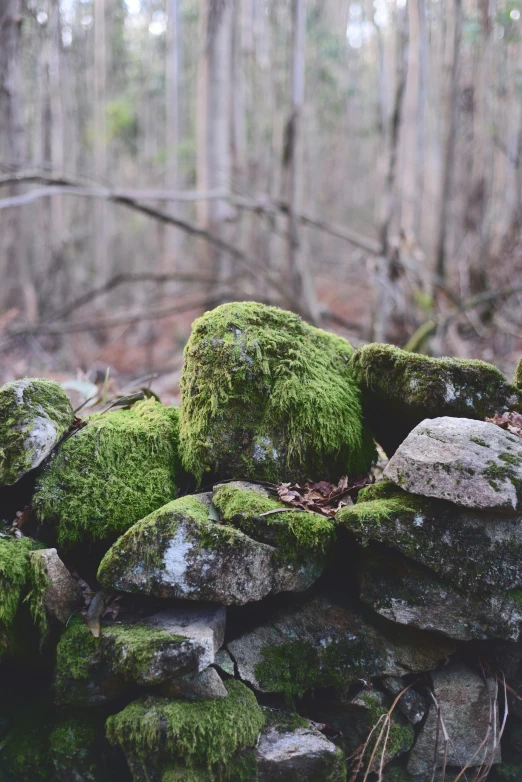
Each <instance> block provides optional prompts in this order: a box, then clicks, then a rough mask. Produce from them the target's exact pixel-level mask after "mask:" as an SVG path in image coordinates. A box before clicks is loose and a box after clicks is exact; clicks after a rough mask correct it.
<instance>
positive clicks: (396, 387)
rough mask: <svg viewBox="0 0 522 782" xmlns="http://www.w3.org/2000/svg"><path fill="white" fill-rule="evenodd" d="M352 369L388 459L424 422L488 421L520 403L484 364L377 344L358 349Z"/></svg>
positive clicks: (500, 376)
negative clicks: (451, 418) (442, 418)
mask: <svg viewBox="0 0 522 782" xmlns="http://www.w3.org/2000/svg"><path fill="white" fill-rule="evenodd" d="M351 366H352V369H353V371H354V374H355V376H356V377H357V379H358V381H359V383H360V386H361V389H362V399H363V409H364V414H365V416H366V418H367V420H368V423H369V425H370V426H371V428H372V430H373V432H374V434H375V437H376V439H377V442H378V443H380V445H382V447H383V448H384V450H385V451H386V453H387V454H388V456H392V455H393V453H394V452H395V450H396V449H397V448H398V447H399V445H400V444H401V443H402V441H403V440H404V439H405V438H406V436H407V435H408V434H409V432H411V430H412V429H414V428H415V427H416V426H417V424H419V423H420V422H421V421H423V420H424V419H425V418H438V417H440V416H454V417H458V418H460V417H464V418H474V419H479V420H484V418H486V416H492V415H494V414H495V413H501V412H503V411H504V410H512V409H513V410H520V409H521V405H522V398H521V395H520V392H519V391H518V390H517V388H515V387H514V386H512V385H510V384H509V383H507V381H506V379H505V377H504V375H503V374H502V372H500V370H499V369H497V367H494V366H492V365H491V364H486V363H485V362H483V361H473V360H468V359H459V358H430V357H428V356H421V355H418V354H416V353H408V352H406V351H405V350H399V349H398V348H396V347H394V346H393V345H382V344H379V343H375V344H371V345H363V346H362V347H360V348H358V349H357V350H356V351H355V352H354V354H353V356H352V358H351Z"/></svg>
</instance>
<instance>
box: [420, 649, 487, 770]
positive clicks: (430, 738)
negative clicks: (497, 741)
mask: <svg viewBox="0 0 522 782" xmlns="http://www.w3.org/2000/svg"><path fill="white" fill-rule="evenodd" d="M432 680H433V693H434V695H435V698H436V700H437V703H438V704H439V706H440V710H441V715H442V719H443V720H444V724H445V726H446V730H447V732H448V735H449V737H450V741H449V744H448V748H447V751H448V754H447V764H448V765H449V766H463V765H464V764H465V763H469V765H470V767H473V766H479V765H480V764H481V763H482V762H483V761H484V760H485V759H486V758H487V759H488V760H490V759H492V760H493V762H494V763H500V747H499V746H497V747H495V746H494V737H493V734H495V736H498V731H499V723H498V709H497V708H496V707H495V715H494V719H495V722H496V729H495V731H493V730H491V733H490V738H489V740H488V741H487V742H486V743H485V745H484V747H483V748H482V749H481V750H480V751H478V752H477V750H479V747H480V745H481V744H482V742H483V741H484V738H485V736H486V730H487V728H488V724H489V720H490V697H491V698H492V697H493V696H494V693H495V683H494V681H493V680H491V679H488V680H487V685H486V684H485V683H484V681H483V679H482V677H481V676H479V675H478V674H477V673H475V672H474V671H471V670H469V668H466V667H465V666H464V665H462V664H457V665H453V666H451V667H449V668H445V669H444V670H442V671H436V672H435V673H433V674H432ZM488 689H489V695H488ZM437 721H438V720H437V712H436V709H434V708H433V705H432V706H431V707H430V711H429V714H428V718H427V720H426V723H425V724H424V726H423V727H422V730H421V732H420V734H419V736H418V738H417V741H416V743H415V746H414V747H413V749H412V751H411V754H410V758H409V761H408V771H409V772H410V773H412V774H428V773H429V772H431V770H432V768H433V759H434V754H435V746H436V743H435V740H436V733H437ZM475 753H476V754H475ZM473 756H474V757H473ZM443 758H444V743H443V741H442V740H441V741H439V747H438V751H437V766H438V767H439V768H440V767H441V766H442V764H443Z"/></svg>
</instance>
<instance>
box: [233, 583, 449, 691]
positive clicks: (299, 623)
mask: <svg viewBox="0 0 522 782" xmlns="http://www.w3.org/2000/svg"><path fill="white" fill-rule="evenodd" d="M227 648H228V651H229V652H230V654H231V655H232V657H233V659H234V661H235V663H236V666H237V670H238V673H239V676H240V678H241V679H243V680H244V681H246V682H248V683H249V684H250V685H252V686H253V687H254V688H255V689H257V690H259V691H260V692H272V693H283V694H284V695H285V696H287V697H288V698H292V697H294V696H298V697H300V696H302V695H303V694H304V693H305V692H306V691H307V690H313V689H315V688H318V687H320V688H325V687H328V688H329V687H333V688H336V689H338V690H341V691H344V690H347V689H348V688H349V687H350V685H351V684H353V683H354V682H356V681H358V680H361V679H363V680H366V681H368V680H369V679H372V678H374V677H377V676H402V675H403V674H406V673H411V672H419V671H428V670H432V669H433V668H435V667H436V666H437V664H438V662H439V660H440V659H442V658H444V657H446V656H447V655H448V654H451V652H452V651H453V649H454V645H453V644H452V643H451V642H449V641H445V640H444V639H443V638H442V637H440V636H439V637H437V636H436V635H432V634H430V633H420V632H419V631H414V630H411V629H409V628H408V629H406V628H400V627H399V626H393V625H390V628H389V630H388V631H387V632H382V631H381V630H379V629H378V628H377V627H374V626H373V625H372V624H370V623H369V622H367V621H366V620H365V619H364V617H363V616H362V615H361V614H359V613H357V612H355V611H353V610H349V609H348V608H345V607H343V606H341V605H337V604H335V603H333V602H332V601H331V600H329V599H327V598H326V597H322V596H319V597H314V598H311V599H310V598H308V599H295V600H294V601H292V604H291V605H289V606H288V607H285V608H282V609H279V611H277V612H276V613H275V614H274V615H273V616H272V617H271V618H270V619H269V620H267V621H266V622H265V623H264V624H262V625H259V626H258V627H256V628H255V629H253V630H251V631H249V632H247V633H244V634H243V635H241V636H239V638H236V639H235V640H233V641H230V642H229V643H228V644H227Z"/></svg>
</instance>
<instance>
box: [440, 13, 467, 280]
mask: <svg viewBox="0 0 522 782" xmlns="http://www.w3.org/2000/svg"><path fill="white" fill-rule="evenodd" d="M453 6H454V14H453V55H452V59H451V68H450V74H449V101H448V103H449V106H448V114H449V119H448V129H447V133H446V141H445V146H444V156H443V167H442V184H441V191H440V208H439V227H438V238H437V247H436V254H435V271H436V273H437V275H438V277H439V278H440V279H441V280H444V279H445V277H446V252H447V247H446V245H447V237H448V218H449V214H450V199H451V196H452V191H453V179H454V167H455V145H456V140H457V116H458V96H459V95H458V92H459V65H460V44H461V37H462V0H454V3H453Z"/></svg>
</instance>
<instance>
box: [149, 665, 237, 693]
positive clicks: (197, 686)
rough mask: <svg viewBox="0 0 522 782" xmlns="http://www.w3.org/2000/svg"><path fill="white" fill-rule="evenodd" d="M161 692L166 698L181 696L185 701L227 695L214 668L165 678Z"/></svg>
mask: <svg viewBox="0 0 522 782" xmlns="http://www.w3.org/2000/svg"><path fill="white" fill-rule="evenodd" d="M161 692H162V694H163V695H165V697H167V698H183V699H184V700H187V701H212V700H215V699H216V698H226V697H227V691H226V688H225V685H224V684H223V682H222V681H221V678H220V676H219V674H218V672H217V671H216V669H215V668H205V670H204V671H201V673H195V674H187V675H186V676H179V677H175V678H173V679H167V681H166V682H165V683H164V684H163V686H162V688H161Z"/></svg>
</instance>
